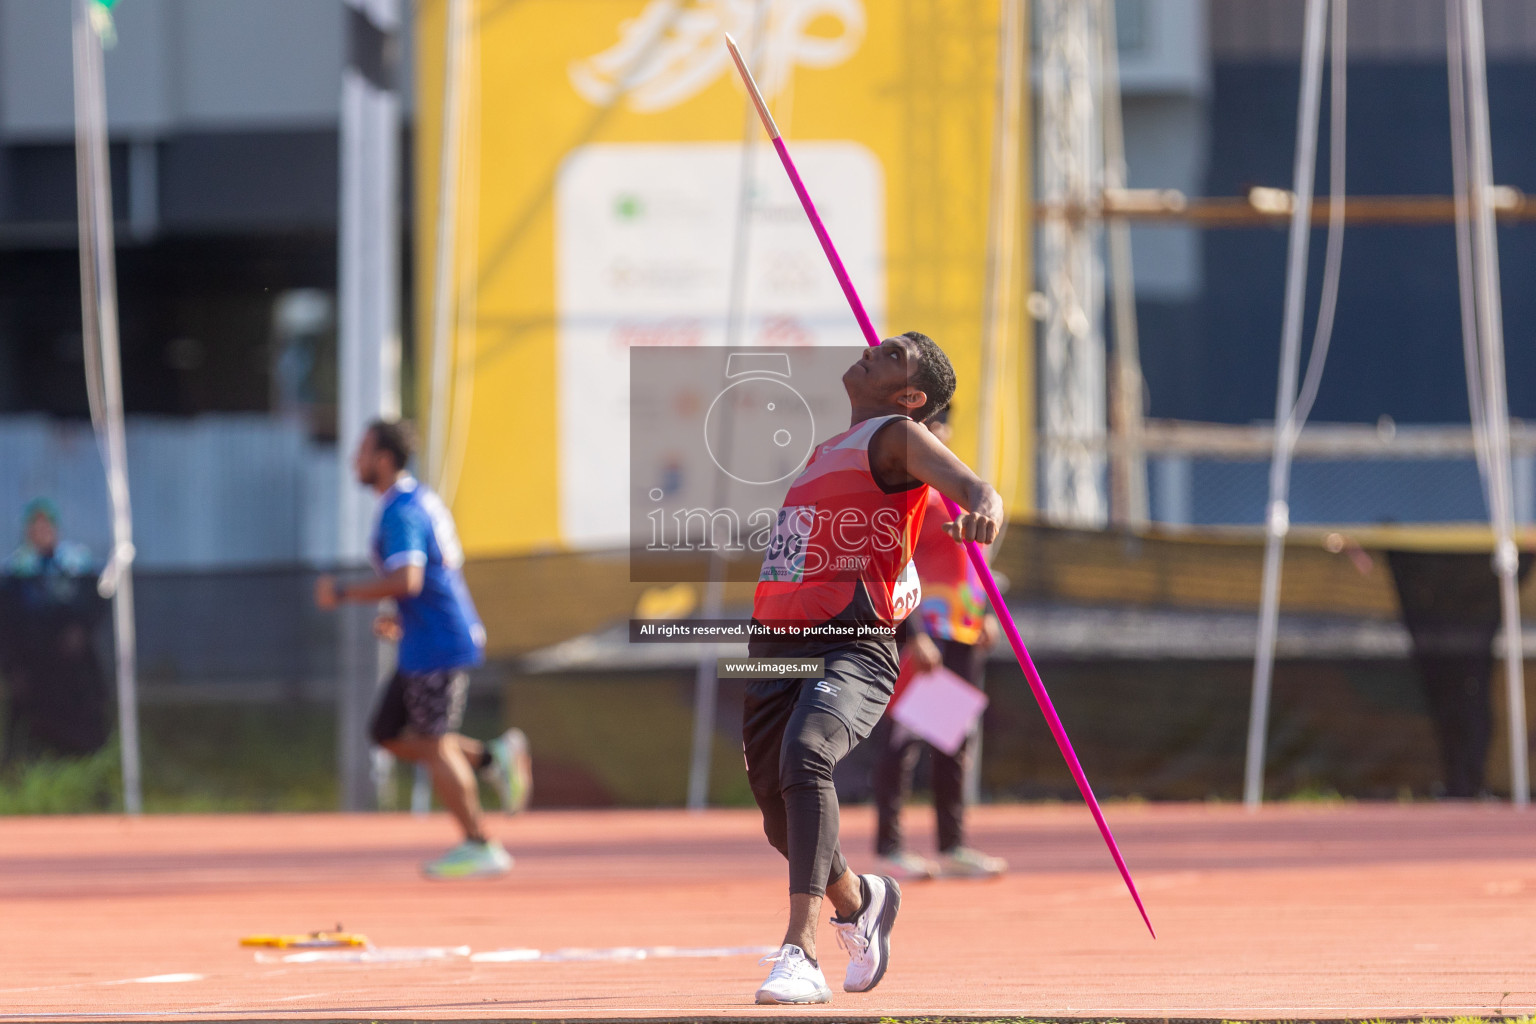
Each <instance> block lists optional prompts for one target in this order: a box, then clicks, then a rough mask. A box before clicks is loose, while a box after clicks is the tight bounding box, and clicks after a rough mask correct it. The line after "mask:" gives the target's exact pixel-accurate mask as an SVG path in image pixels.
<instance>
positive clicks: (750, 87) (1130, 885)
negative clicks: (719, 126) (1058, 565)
mask: <svg viewBox="0 0 1536 1024" xmlns="http://www.w3.org/2000/svg"><path fill="white" fill-rule="evenodd" d="M725 45H726V47H727V48H728V49H729V50H730V51H731V59H732V60H734V61H735V62H736V70H737V71H739V72H741V80H742V82H743V83H744V84H745V85H746V87H747V92H748V94H750V95H751V97H752V104H753V106H755V107H757V114H758V116H759V117H761V118H762V120H763V127H764V128H766V129H767V131H768V137H769V138H770V139H772V140H773V148H774V149H775V150H777V151H778V154H779V161H780V162H781V163H783V165H784V172H785V173H786V174H788V175H789V182H790V184H791V185H793V186H794V187H795V194H796V195H797V196H799V197H800V205H801V206H803V207H804V208H805V215H806V216H807V217H809V218H810V221H811V228H812V229H813V230H814V231H815V232H816V238H817V240H818V241H820V242H821V249H822V251H823V252H825V253H826V254H827V260H828V262H830V263H831V264H832V273H834V274H836V275H837V283H838V284H839V285H841V286H842V289H843V295H844V296H845V297H846V298H847V299H848V305H849V306H850V307H852V309H853V316H854V319H856V320H858V322H859V329H860V330H861V331H863V332H864V340H865V341H866V342H868V343H869V344H870V345H878V344H880V335H878V334H876V333H875V325H874V324H872V323H871V322H870V320H869V314H868V313H866V312H865V311H864V303H863V302H861V301H860V300H859V293H858V292H856V291H854V289H853V282H852V281H851V280H849V278H848V271H847V269H846V268H845V267H844V266H843V260H842V258H841V257H840V256H838V254H837V248H836V247H835V246H833V244H832V237H831V236H830V235H828V234H827V229H826V226H825V225H824V224H822V222H821V216H820V215H819V214H818V213H817V212H816V204H814V203H812V202H811V195H810V193H809V192H807V191H806V190H805V182H803V181H801V180H800V172H799V171H798V170H796V169H795V162H794V161H793V160H791V159H790V156H789V147H788V146H786V145H785V144H784V137H783V136H782V135H780V134H779V126H778V125H777V124H775V123H774V120H773V115H772V114H770V113H769V112H768V104H767V103H765V102H764V101H763V94H762V93H761V92H760V91H758V88H757V82H756V81H755V80H754V79H753V78H752V72H751V71H750V70H748V68H747V62H746V61H744V60H743V59H742V57H741V51H740V50H739V49H737V47H736V40H734V39H732V38H731V37H730V35H729V34H727V35H726V37H725ZM942 497H943V498H944V507H945V508H946V509H948V510H949V514H950V515H951V516H956V517H958V516H959V515H960V514H961V509H960V506H959V505H957V504H955V503H954V502H953V501H951V500H950V499H949V497H948V496H947V495H945V496H942ZM965 550H966V553H967V554H968V555H969V556H970V559H971V564H972V565H973V566H975V567H976V572H977V573H978V574H979V575H980V576H981V585H982V586H983V587H984V588H985V589H986V591H987V597H988V598H989V599H991V601H992V608H993V609H994V610H995V611H996V612H997V618H998V620H999V621H1000V622H1001V623H1002V624H1003V632H1004V633H1006V634H1007V636H1008V643H1009V644H1010V645H1012V647H1013V653H1014V655H1015V656H1016V657H1017V658H1018V659H1019V667H1020V668H1021V669H1023V670H1024V678H1025V679H1027V680H1028V681H1029V688H1030V690H1031V692H1033V693H1034V695H1035V703H1036V704H1039V705H1040V711H1041V713H1042V714H1044V715H1045V724H1046V725H1048V726H1049V727H1050V730H1051V736H1052V737H1054V738H1055V740H1056V746H1057V748H1058V749H1059V750H1060V751H1061V756H1062V757H1063V758H1065V759H1066V762H1067V768H1068V769H1070V770H1071V772H1072V780H1073V781H1074V782H1076V783H1077V791H1078V792H1079V793H1081V794H1083V800H1084V801H1085V802H1086V803H1087V804H1088V810H1089V811H1091V812H1092V813H1093V820H1094V822H1095V823H1096V824H1097V825H1098V826H1099V834H1100V835H1102V836H1103V837H1104V842H1105V844H1106V845H1108V847H1109V855H1110V856H1111V857H1113V858H1114V859H1115V867H1117V868H1119V869H1120V877H1121V878H1123V879H1125V885H1126V888H1127V889H1129V890H1130V891H1131V899H1133V900H1135V901H1136V909H1137V910H1139V911H1141V919H1142V920H1143V921H1145V922H1146V925H1147V931H1149V932H1151V933H1152V937H1153V938H1154V939H1155V938H1157V931H1156V930H1155V929H1154V928H1153V927H1152V919H1151V918H1149V917H1148V916H1147V908H1146V907H1144V906H1142V903H1141V894H1140V893H1139V892H1137V891H1136V882H1135V881H1134V880H1133V879H1132V878H1131V869H1130V868H1128V867H1126V866H1125V858H1124V857H1122V856H1121V855H1120V847H1119V845H1118V844H1116V843H1115V836H1114V833H1112V832H1110V830H1109V822H1107V821H1105V820H1104V812H1103V811H1102V810H1101V809H1100V808H1099V801H1098V798H1097V797H1095V796H1094V795H1093V787H1092V786H1090V785H1089V784H1088V776H1087V775H1085V774H1084V773H1083V766H1082V764H1081V762H1079V761H1078V759H1077V752H1076V751H1075V750H1073V749H1072V741H1071V740H1070V739H1068V738H1067V730H1066V728H1065V727H1063V726H1062V724H1061V716H1060V715H1058V714H1057V713H1056V705H1054V704H1052V703H1051V695H1050V694H1048V693H1046V692H1045V684H1044V683H1043V682H1041V681H1040V672H1039V671H1038V670H1037V669H1036V668H1035V662H1034V659H1033V658H1031V657H1030V656H1029V650H1028V649H1027V648H1026V647H1025V646H1024V640H1023V638H1022V637H1020V636H1019V627H1018V626H1017V625H1015V623H1014V621H1013V616H1012V615H1011V614H1010V613H1009V611H1008V606H1007V605H1006V604H1004V603H1003V595H1002V593H1001V592H999V591H998V589H997V580H996V579H994V578H993V576H992V567H991V566H989V565H988V564H987V560H986V559H985V558H983V557H982V554H981V548H980V546H979V545H977V544H976V543H975V542H974V541H967V542H966V544H965Z"/></svg>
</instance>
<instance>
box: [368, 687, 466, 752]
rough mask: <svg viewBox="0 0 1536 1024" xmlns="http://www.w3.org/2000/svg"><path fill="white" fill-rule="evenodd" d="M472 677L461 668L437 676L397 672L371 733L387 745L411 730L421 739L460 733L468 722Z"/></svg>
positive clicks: (377, 712)
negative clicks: (466, 712)
mask: <svg viewBox="0 0 1536 1024" xmlns="http://www.w3.org/2000/svg"><path fill="white" fill-rule="evenodd" d="M468 693H469V673H468V672H465V671H464V670H463V669H460V668H449V669H440V670H438V671H435V672H396V673H395V674H394V675H393V676H391V677H390V680H389V685H388V686H386V687H385V688H384V695H383V696H382V697H380V698H379V706H378V707H377V708H375V709H374V712H373V725H372V726H371V727H370V728H369V730H368V733H369V735H370V736H372V737H373V742H375V743H379V744H383V743H387V742H389V741H390V740H393V739H399V738H400V736H402V735H403V734H404V733H405V731H406V730H407V729H409V730H410V731H411V732H412V733H413V734H414V735H417V736H444V735H447V734H448V733H450V732H458V731H459V726H460V724H462V723H463V721H464V699H465V697H466V696H467V695H468Z"/></svg>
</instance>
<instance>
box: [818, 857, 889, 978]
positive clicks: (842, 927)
mask: <svg viewBox="0 0 1536 1024" xmlns="http://www.w3.org/2000/svg"><path fill="white" fill-rule="evenodd" d="M859 880H860V881H861V882H863V883H864V884H865V885H867V886H868V887H869V902H868V903H867V904H865V906H864V909H863V910H862V911H861V912H860V913H859V916H858V917H856V918H854V919H853V920H852V921H839V920H838V919H837V918H835V917H834V918H833V919H832V927H834V928H836V929H837V944H838V945H839V946H842V947H843V948H844V949H846V950H847V951H848V973H847V974H846V975H845V976H844V977H843V991H844V992H868V991H869V990H870V989H872V988H874V987H875V986H876V985H878V984H880V979H881V978H883V977H885V968H886V965H887V964H888V963H890V959H891V928H892V927H893V926H894V925H895V924H896V912H897V911H898V910H900V909H901V886H899V885H897V884H896V880H895V879H894V878H890V877H888V876H885V875H860V876H859Z"/></svg>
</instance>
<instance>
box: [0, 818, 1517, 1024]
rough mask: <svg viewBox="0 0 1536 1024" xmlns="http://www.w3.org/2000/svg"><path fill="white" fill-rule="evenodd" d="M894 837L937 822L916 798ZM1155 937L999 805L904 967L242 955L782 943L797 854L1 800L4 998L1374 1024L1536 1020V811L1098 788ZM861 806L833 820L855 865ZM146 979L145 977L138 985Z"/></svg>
mask: <svg viewBox="0 0 1536 1024" xmlns="http://www.w3.org/2000/svg"><path fill="white" fill-rule="evenodd" d="M908 813H909V816H910V817H909V831H910V832H911V833H913V834H914V835H915V836H917V837H919V845H921V844H922V842H923V840H924V839H926V837H927V836H929V835H931V831H930V828H931V825H930V823H929V821H928V820H926V819H928V817H929V812H928V811H927V810H926V809H924V808H913V809H911V810H910V811H909V812H908ZM1108 817H1109V820H1110V822H1111V824H1112V825H1114V827H1115V829H1116V833H1117V836H1118V837H1119V839H1120V841H1121V843H1122V846H1123V848H1124V850H1125V854H1126V857H1127V859H1128V861H1129V863H1130V866H1131V869H1132V871H1134V872H1135V875H1136V878H1137V881H1138V883H1139V884H1140V886H1141V889H1142V892H1143V894H1144V895H1145V897H1146V900H1147V905H1148V910H1149V912H1150V913H1151V915H1152V920H1153V923H1154V924H1155V925H1156V926H1157V929H1158V934H1159V936H1160V938H1159V939H1158V940H1156V941H1153V940H1152V939H1150V938H1149V937H1148V936H1147V933H1146V930H1145V928H1144V927H1143V926H1142V924H1141V921H1140V919H1139V918H1138V917H1137V914H1136V910H1135V907H1134V906H1133V905H1132V903H1131V901H1130V899H1129V897H1128V896H1127V895H1126V893H1125V888H1124V886H1123V885H1122V884H1121V881H1120V879H1119V877H1118V876H1117V875H1116V873H1115V870H1114V867H1113V865H1112V864H1111V863H1110V862H1109V859H1108V857H1107V856H1106V854H1105V853H1104V849H1103V844H1102V843H1101V842H1100V840H1099V837H1098V834H1097V833H1096V832H1095V830H1094V826H1093V822H1092V820H1091V819H1090V818H1089V816H1088V814H1087V812H1086V811H1084V810H1083V809H1082V808H1081V807H1077V806H1070V805H1062V806H1050V807H986V808H981V809H978V810H977V811H975V812H974V815H973V829H972V831H973V838H974V840H975V842H976V844H977V845H979V846H982V847H984V848H986V849H988V850H989V851H992V852H996V853H999V854H1002V855H1004V856H1006V857H1008V858H1009V860H1011V861H1012V862H1013V867H1014V870H1013V871H1012V873H1010V874H1009V875H1008V876H1007V877H1005V878H1003V879H1001V880H998V881H991V882H959V881H949V882H930V883H914V884H910V885H908V886H907V887H906V898H905V901H904V903H903V905H902V913H901V919H900V921H899V923H898V925H897V930H896V933H895V935H894V937H893V951H892V961H891V968H890V973H889V974H888V975H887V976H886V979H885V981H884V982H883V983H882V984H881V986H880V987H879V988H878V989H876V990H875V991H874V992H871V993H866V994H862V995H847V994H844V993H842V992H841V991H840V989H839V981H840V979H841V958H842V956H843V954H842V952H841V951H840V950H839V949H838V948H837V946H836V944H835V943H834V941H833V938H832V935H831V930H830V929H828V928H824V929H823V931H822V936H821V944H822V948H821V956H822V959H823V961H824V962H825V964H826V965H827V967H828V968H829V970H828V972H827V973H828V976H829V980H830V981H831V982H832V986H833V989H834V992H835V993H836V998H835V1001H834V1002H833V1003H832V1004H831V1005H830V1006H827V1007H822V1008H804V1009H800V1008H793V1009H791V1008H761V1009H760V1008H757V1007H755V1006H753V1005H752V1001H751V1000H752V994H753V991H754V990H755V989H756V986H757V984H758V982H759V981H760V980H761V979H762V978H763V977H764V976H765V974H766V968H763V967H759V966H758V965H757V963H756V960H755V958H754V957H753V956H752V955H742V954H737V955H733V956H719V957H712V958H697V959H646V960H638V961H635V960H631V961H617V962H615V961H594V962H566V963H543V962H532V963H529V962H503V963H494V962H474V961H471V960H468V959H466V958H464V957H462V956H461V957H457V958H454V959H452V960H449V961H445V962H430V963H407V964H327V963H307V964H294V963H259V962H257V960H256V957H255V954H253V952H252V951H250V950H246V949H241V948H240V947H239V946H237V944H236V941H237V939H238V938H239V936H241V935H243V934H248V933H255V932H304V931H311V930H315V929H322V928H325V929H328V928H332V927H334V926H335V925H337V924H338V923H339V924H342V925H344V926H345V927H346V928H348V929H349V930H353V931H358V932H362V933H364V934H366V935H368V936H369V938H370V939H371V940H372V941H373V942H374V943H375V944H376V945H378V946H382V947H462V946H468V947H470V948H471V950H472V951H474V952H477V953H478V952H483V951H488V950H497V949H507V948H536V949H541V950H546V951H547V950H556V949H562V948H567V947H582V948H588V949H592V948H609V947H656V946H674V947H689V948H697V947H743V946H762V945H772V944H774V943H776V941H777V940H778V939H779V938H780V937H781V935H782V929H783V925H784V916H785V911H786V908H787V903H788V900H787V898H786V896H785V873H784V869H783V865H782V863H781V862H780V861H779V860H778V858H777V855H776V854H774V853H773V852H772V851H771V850H770V849H769V848H768V846H767V844H766V842H764V840H763V839H762V837H761V833H760V832H759V830H758V822H757V820H756V817H755V815H754V814H752V813H751V812H746V811H716V812H710V813H707V814H702V815H691V814H688V813H685V812H681V811H653V812H598V813H588V812H543V813H535V814H532V815H528V816H524V817H522V818H517V819H499V820H497V821H496V822H495V828H496V831H497V832H499V833H500V834H501V836H502V837H503V838H504V839H505V841H506V843H507V845H508V847H509V848H510V849H511V850H512V851H513V853H514V854H515V855H516V856H517V858H518V862H517V867H516V868H515V869H514V871H513V873H512V874H511V875H510V876H508V877H506V878H504V879H499V880H494V881H476V882H457V883H444V882H428V881H425V880H423V879H421V878H420V877H419V876H418V874H417V863H418V862H419V861H420V860H422V859H424V858H426V857H428V856H430V855H432V854H435V853H437V852H439V851H440V850H441V849H442V848H443V847H444V846H445V845H446V844H447V842H448V841H449V840H451V839H452V838H453V837H452V831H451V826H450V825H449V823H448V821H447V820H446V819H444V818H442V817H431V818H410V817H406V816H395V815H367V816H342V815H317V816H251V817H150V818H144V819H140V820H127V819H122V818H115V817H92V818H49V819H45V818H30V819H9V820H5V821H3V822H0V1021H34V1020H44V1019H49V1020H53V1019H58V1018H61V1017H64V1018H67V1017H79V1016H87V1015H89V1016H92V1017H96V1018H99V1019H109V1020H110V1019H125V1020H127V1019H132V1020H188V1019H215V1018H219V1019H251V1018H262V1019H273V1018H336V1017H353V1018H356V1017H365V1018H370V1019H378V1018H389V1017H395V1018H413V1019H431V1020H449V1019H464V1018H487V1017H495V1018H500V1019H540V1020H546V1021H548V1020H554V1019H577V1018H583V1019H593V1020H599V1019H610V1020H612V1019H622V1018H639V1017H658V1018H673V1019H678V1018H709V1017H715V1018H720V1017H737V1018H751V1017H759V1016H778V1017H783V1016H790V1015H792V1016H797V1017H798V1016H835V1017H838V1018H841V1019H849V1018H864V1019H878V1018H880V1017H885V1016H935V1015H957V1014H964V1015H988V1016H1000V1015H1018V1016H1029V1017H1035V1018H1040V1017H1110V1016H1112V1017H1118V1018H1122V1019H1124V1018H1160V1019H1161V1018H1170V1017H1171V1018H1205V1019H1210V1020H1220V1019H1233V1018H1303V1019H1314V1020H1315V1019H1325V1018H1334V1019H1336V1018H1351V1017H1352V1018H1370V1017H1413V1016H1419V1015H1423V1014H1434V1015H1454V1014H1477V1015H1493V1014H1496V1013H1498V1012H1501V1011H1502V1013H1504V1014H1506V1015H1514V1014H1526V1013H1531V1012H1533V1011H1536V812H1533V813H1526V814H1521V813H1518V812H1515V811H1512V810H1511V809H1509V808H1507V807H1504V806H1499V805H1471V806H1436V805H1334V806H1317V805H1287V806H1277V807H1272V808H1268V809H1266V810H1264V811H1263V812H1262V813H1260V814H1257V815H1249V814H1247V813H1245V812H1244V811H1243V810H1242V809H1241V808H1238V807H1233V806H1230V805H1210V806H1189V805H1182V806H1167V805H1111V806H1110V807H1109V808H1108ZM872 825H873V820H872V816H871V814H870V813H869V811H868V809H867V808H853V809H850V810H848V811H846V812H845V813H844V841H845V847H846V849H847V852H848V853H849V854H850V859H851V860H852V861H853V863H854V866H855V867H856V868H858V867H860V866H861V865H863V864H866V863H867V862H868V861H869V859H870V858H869V856H868V853H867V851H868V849H869V840H870V835H871V832H872ZM145 978H151V979H162V980H151V981H143V980H137V979H145Z"/></svg>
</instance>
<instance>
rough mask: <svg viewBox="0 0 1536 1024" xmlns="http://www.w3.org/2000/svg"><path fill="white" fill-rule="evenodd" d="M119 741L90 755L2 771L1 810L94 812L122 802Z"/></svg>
mask: <svg viewBox="0 0 1536 1024" xmlns="http://www.w3.org/2000/svg"><path fill="white" fill-rule="evenodd" d="M121 792H122V778H121V774H120V772H119V770H118V752H117V744H116V743H112V744H109V745H108V746H107V747H105V748H103V749H102V750H101V751H99V752H97V753H96V754H93V755H91V756H90V757H81V758H61V759H49V760H43V761H34V762H32V763H30V764H25V765H16V766H14V767H11V768H8V769H7V770H6V771H5V772H4V773H3V774H0V814H91V813H100V812H102V811H110V810H114V809H117V808H119V807H120V806H121V800H120V797H119V794H120V793H121Z"/></svg>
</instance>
